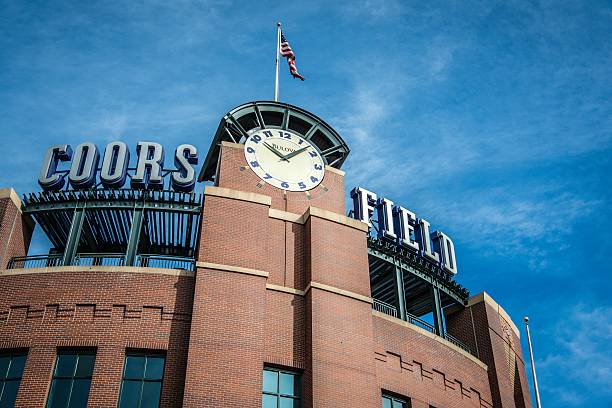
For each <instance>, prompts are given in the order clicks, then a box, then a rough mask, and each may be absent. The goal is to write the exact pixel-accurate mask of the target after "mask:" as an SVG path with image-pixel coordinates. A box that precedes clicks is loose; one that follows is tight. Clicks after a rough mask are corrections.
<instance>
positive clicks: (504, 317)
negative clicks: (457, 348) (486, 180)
mask: <svg viewBox="0 0 612 408" xmlns="http://www.w3.org/2000/svg"><path fill="white" fill-rule="evenodd" d="M446 323H447V328H448V331H449V332H450V333H451V334H452V335H454V336H456V337H457V338H459V339H460V340H462V341H464V342H465V343H466V344H468V345H469V346H470V347H471V348H472V350H476V352H477V355H478V356H479V358H480V359H481V360H482V361H483V362H485V363H486V364H487V365H488V366H489V370H488V375H489V383H490V387H491V396H492V400H493V404H494V406H496V407H504V408H506V407H510V408H525V407H529V408H530V407H531V397H530V394H529V386H528V384H527V377H526V372H525V362H524V360H523V352H522V350H521V343H520V338H519V331H518V329H517V327H516V326H515V325H514V323H513V322H512V320H511V319H510V317H509V316H508V314H507V313H506V312H505V311H504V310H503V308H501V306H499V305H498V304H497V303H496V302H495V301H494V300H493V299H492V298H491V297H490V296H489V295H488V294H486V293H481V294H479V295H476V296H474V297H472V298H471V299H470V301H469V302H468V306H467V307H466V308H465V309H460V310H454V311H451V313H449V314H448V315H447V316H446Z"/></svg>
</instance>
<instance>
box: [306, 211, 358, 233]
mask: <svg viewBox="0 0 612 408" xmlns="http://www.w3.org/2000/svg"><path fill="white" fill-rule="evenodd" d="M309 217H316V218H322V219H324V220H328V221H332V222H335V223H337V224H342V225H346V226H347V227H350V228H355V229H357V230H359V231H364V232H368V224H366V223H365V222H361V221H358V220H355V219H353V218H350V217H347V216H346V215H342V214H338V213H335V212H332V211H328V210H323V209H321V208H317V207H308V210H306V212H305V213H304V221H306V220H308V218H309Z"/></svg>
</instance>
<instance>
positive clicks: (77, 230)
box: [63, 204, 85, 265]
mask: <svg viewBox="0 0 612 408" xmlns="http://www.w3.org/2000/svg"><path fill="white" fill-rule="evenodd" d="M84 220H85V205H84V204H83V205H82V206H79V207H77V208H75V210H74V214H73V215H72V223H71V224H70V231H69V232H68V240H67V241H66V249H65V250H64V259H63V265H72V264H73V262H74V257H75V255H76V252H77V249H78V247H79V240H80V238H81V231H82V230H83V221H84Z"/></svg>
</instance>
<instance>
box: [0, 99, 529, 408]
mask: <svg viewBox="0 0 612 408" xmlns="http://www.w3.org/2000/svg"><path fill="white" fill-rule="evenodd" d="M160 149H162V147H161V146H160V145H158V144H155V143H146V142H143V143H139V145H138V147H137V155H138V158H137V160H136V161H134V160H132V162H134V163H136V164H135V167H134V168H133V169H132V168H130V167H129V164H130V160H129V148H128V147H127V146H126V145H125V144H123V143H120V142H114V143H111V144H109V145H108V146H106V149H105V151H104V152H103V154H101V153H100V152H98V148H97V147H96V146H95V145H94V144H91V143H84V144H82V145H79V146H77V147H76V148H75V149H74V153H73V152H72V149H71V148H70V146H67V145H57V146H54V147H52V148H51V149H49V152H48V154H47V156H46V157H45V161H44V164H43V169H42V171H41V175H40V177H39V182H40V184H41V187H43V189H44V191H41V192H35V193H29V194H26V195H24V196H23V197H22V198H19V197H18V196H17V194H16V193H15V192H14V190H12V189H4V190H1V191H0V243H1V245H2V247H1V252H0V265H1V266H2V268H3V269H0V406H2V407H12V406H15V407H24V408H25V407H28V408H29V407H85V406H87V407H117V406H118V407H157V406H161V407H223V408H245V407H249V408H259V407H262V406H263V407H264V408H268V407H275V408H286V407H293V408H297V407H322V408H327V407H329V408H348V407H381V406H382V407H384V408H400V407H424V408H427V407H437V408H444V407H448V408H451V407H484V408H489V407H504V408H506V407H507V408H510V407H516V408H519V407H520V408H523V407H531V401H530V396H529V388H528V385H527V380H526V374H525V364H524V359H523V354H522V351H521V346H520V338H519V337H520V335H519V331H518V329H517V327H516V325H515V324H514V323H513V322H512V320H511V318H510V317H509V316H508V314H507V313H506V312H505V311H504V309H503V308H502V307H501V306H500V305H499V304H497V303H496V302H495V301H494V300H493V299H492V298H491V297H490V296H489V295H487V294H486V293H480V294H476V295H473V296H470V295H469V292H468V291H467V290H466V289H465V288H463V287H462V286H461V285H460V284H458V283H457V282H456V281H455V277H456V276H460V274H461V273H469V271H459V275H457V267H456V263H455V253H454V247H453V245H452V241H451V240H450V238H449V237H447V236H446V235H445V234H443V233H435V232H432V233H430V232H429V229H428V228H429V224H428V223H427V222H426V221H424V219H422V218H419V217H417V216H415V215H414V214H413V213H411V212H410V211H409V210H407V209H405V208H404V207H401V206H399V205H395V204H394V203H392V202H390V201H389V200H386V199H384V198H379V197H376V196H375V194H373V193H371V192H369V191H367V190H365V189H361V188H356V189H354V190H353V191H352V196H353V199H354V203H355V204H354V207H353V208H350V209H348V211H347V208H346V203H347V195H346V194H345V185H344V172H343V171H342V170H340V168H341V166H342V164H343V163H344V161H345V159H346V158H347V156H348V154H349V148H348V146H347V144H346V143H345V142H344V141H343V139H342V137H341V136H340V135H339V134H338V133H337V132H336V131H335V130H334V129H332V128H331V127H330V126H329V125H328V124H326V123H325V122H324V121H323V120H321V119H320V118H318V117H316V116H315V115H313V114H311V113H309V112H306V111H304V110H302V109H300V108H297V107H295V106H291V105H288V104H284V103H278V102H266V101H264V102H252V103H247V104H244V105H241V106H239V107H237V108H235V109H233V110H231V111H230V112H228V113H227V114H226V115H225V116H224V117H223V118H222V120H221V123H220V125H219V128H218V129H217V132H216V133H215V136H214V138H213V141H212V144H211V146H210V149H209V151H208V153H207V155H206V157H205V160H204V163H203V164H202V166H201V169H200V173H199V177H198V181H200V182H206V183H207V185H206V186H205V189H204V192H203V194H196V193H194V192H193V185H194V183H195V178H196V175H195V170H194V166H195V164H196V163H197V157H198V153H197V149H196V148H195V147H194V146H191V145H181V146H179V147H178V148H177V149H176V151H175V157H174V162H175V168H172V169H167V167H164V164H163V160H164V154H163V151H162V150H160ZM66 165H68V166H70V169H69V170H68V169H64V170H62V166H66ZM128 179H129V180H130V187H129V188H126V187H125V185H126V181H127V180H128ZM66 181H67V182H68V183H66ZM35 225H37V226H38V228H41V230H42V231H43V232H44V233H45V235H46V236H47V237H48V239H49V241H50V243H51V248H50V250H49V251H48V253H45V254H42V255H31V254H28V247H29V244H30V240H31V236H32V232H33V229H34V227H35Z"/></svg>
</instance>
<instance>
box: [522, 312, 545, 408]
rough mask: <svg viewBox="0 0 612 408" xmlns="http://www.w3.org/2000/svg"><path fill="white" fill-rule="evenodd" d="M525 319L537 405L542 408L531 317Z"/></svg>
mask: <svg viewBox="0 0 612 408" xmlns="http://www.w3.org/2000/svg"><path fill="white" fill-rule="evenodd" d="M523 320H524V321H525V330H526V331H527V344H529V358H530V359H531V375H532V377H533V389H534V391H535V397H536V407H537V408H542V405H541V404H540V391H539V390H538V378H537V377H536V369H535V364H534V362H533V348H532V347H531V336H530V335H529V317H527V316H525V317H524V318H523Z"/></svg>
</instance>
